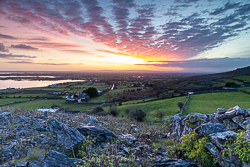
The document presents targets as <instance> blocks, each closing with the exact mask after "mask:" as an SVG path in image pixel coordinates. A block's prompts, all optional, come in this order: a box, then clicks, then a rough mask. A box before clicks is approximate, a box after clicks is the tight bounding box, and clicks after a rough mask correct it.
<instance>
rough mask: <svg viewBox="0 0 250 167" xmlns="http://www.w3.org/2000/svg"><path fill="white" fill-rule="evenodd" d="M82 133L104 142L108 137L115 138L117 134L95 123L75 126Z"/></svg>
mask: <svg viewBox="0 0 250 167" xmlns="http://www.w3.org/2000/svg"><path fill="white" fill-rule="evenodd" d="M76 129H77V130H78V131H79V132H80V133H81V134H82V135H84V136H90V137H92V138H95V139H96V141H97V142H106V141H108V140H110V139H113V138H117V136H116V135H115V134H114V133H113V132H111V131H110V130H107V129H104V128H101V127H99V126H97V125H95V126H88V125H83V126H79V127H77V128H76Z"/></svg>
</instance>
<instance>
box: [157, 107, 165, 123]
mask: <svg viewBox="0 0 250 167" xmlns="http://www.w3.org/2000/svg"><path fill="white" fill-rule="evenodd" d="M164 116H165V113H164V112H163V111H162V110H159V109H158V110H156V117H157V118H159V119H160V120H161V121H162V119H163V117H164Z"/></svg>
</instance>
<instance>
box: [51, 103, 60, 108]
mask: <svg viewBox="0 0 250 167" xmlns="http://www.w3.org/2000/svg"><path fill="white" fill-rule="evenodd" d="M56 107H60V106H59V105H58V104H56V103H53V104H52V106H51V108H56Z"/></svg>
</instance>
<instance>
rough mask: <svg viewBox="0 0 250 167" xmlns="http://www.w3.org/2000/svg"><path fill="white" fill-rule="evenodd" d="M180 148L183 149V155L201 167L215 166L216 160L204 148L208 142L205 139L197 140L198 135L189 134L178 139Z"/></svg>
mask: <svg viewBox="0 0 250 167" xmlns="http://www.w3.org/2000/svg"><path fill="white" fill-rule="evenodd" d="M180 140H181V148H182V149H184V151H185V153H184V155H185V156H187V157H189V158H191V159H194V160H195V161H196V162H197V163H199V164H200V165H202V166H216V160H215V158H213V156H212V154H211V153H210V152H209V151H208V149H207V148H206V147H205V144H206V143H208V142H209V140H208V138H207V137H203V138H200V139H199V138H198V134H197V133H195V132H191V133H189V134H187V135H184V136H183V137H181V138H180Z"/></svg>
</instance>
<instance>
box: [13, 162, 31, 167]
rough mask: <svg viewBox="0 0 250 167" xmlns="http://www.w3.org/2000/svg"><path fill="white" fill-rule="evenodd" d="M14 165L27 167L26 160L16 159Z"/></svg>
mask: <svg viewBox="0 0 250 167" xmlns="http://www.w3.org/2000/svg"><path fill="white" fill-rule="evenodd" d="M15 167H28V161H18V162H17V163H16V165H15Z"/></svg>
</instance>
